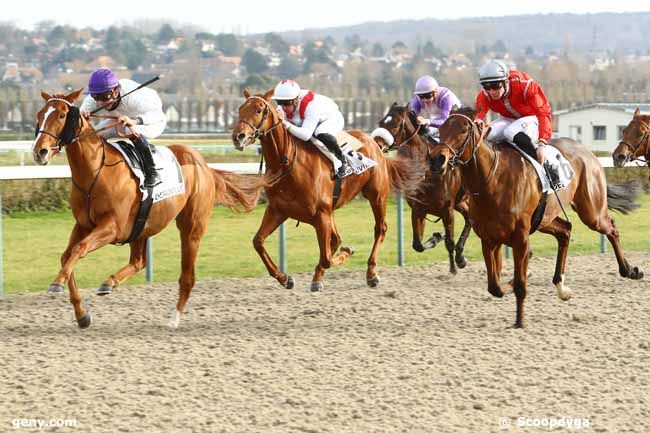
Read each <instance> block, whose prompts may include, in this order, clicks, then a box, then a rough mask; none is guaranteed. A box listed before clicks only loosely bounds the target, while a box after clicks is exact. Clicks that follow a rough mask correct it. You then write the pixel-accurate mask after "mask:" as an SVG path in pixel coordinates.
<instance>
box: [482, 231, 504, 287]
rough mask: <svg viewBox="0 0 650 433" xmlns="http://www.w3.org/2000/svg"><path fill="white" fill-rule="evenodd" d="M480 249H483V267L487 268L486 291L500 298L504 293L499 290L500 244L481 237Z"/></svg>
mask: <svg viewBox="0 0 650 433" xmlns="http://www.w3.org/2000/svg"><path fill="white" fill-rule="evenodd" d="M481 249H482V250H483V259H484V260H485V268H486V270H487V278H488V292H490V294H492V296H495V297H497V298H502V297H503V295H504V292H503V290H501V284H500V281H499V280H500V278H501V263H500V258H498V256H500V254H501V245H499V244H496V243H493V242H491V241H488V240H483V239H481Z"/></svg>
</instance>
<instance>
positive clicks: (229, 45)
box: [215, 33, 244, 56]
mask: <svg viewBox="0 0 650 433" xmlns="http://www.w3.org/2000/svg"><path fill="white" fill-rule="evenodd" d="M215 39H216V41H217V46H218V47H219V49H220V50H221V52H222V53H223V54H224V55H226V56H240V55H241V54H242V53H243V52H244V44H243V43H242V42H241V41H240V40H239V39H238V38H237V36H235V35H233V34H232V33H220V34H218V35H217V36H216V38H215Z"/></svg>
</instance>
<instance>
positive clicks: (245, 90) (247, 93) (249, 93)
mask: <svg viewBox="0 0 650 433" xmlns="http://www.w3.org/2000/svg"><path fill="white" fill-rule="evenodd" d="M250 97H251V92H250V90H248V87H245V88H244V98H246V99H248V98H250Z"/></svg>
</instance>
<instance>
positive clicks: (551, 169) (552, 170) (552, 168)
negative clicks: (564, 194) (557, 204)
mask: <svg viewBox="0 0 650 433" xmlns="http://www.w3.org/2000/svg"><path fill="white" fill-rule="evenodd" d="M544 168H545V169H546V175H547V176H548V180H549V181H550V182H551V186H552V187H553V189H557V188H558V187H559V186H560V170H559V168H558V167H557V166H556V165H553V164H551V163H550V161H546V162H545V163H544Z"/></svg>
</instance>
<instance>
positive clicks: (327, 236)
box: [309, 213, 333, 292]
mask: <svg viewBox="0 0 650 433" xmlns="http://www.w3.org/2000/svg"><path fill="white" fill-rule="evenodd" d="M314 228H315V229H316V237H317V238H318V248H319V249H320V260H319V261H318V264H317V265H316V268H315V269H314V277H313V278H312V281H311V287H310V289H309V290H310V291H311V292H318V291H320V290H322V289H323V281H322V279H323V276H324V275H325V269H329V268H330V267H331V266H332V250H331V247H332V243H333V242H332V231H333V221H332V215H331V214H324V213H321V214H320V215H319V216H318V219H317V221H316V223H315V224H314Z"/></svg>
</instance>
